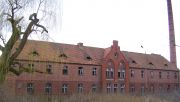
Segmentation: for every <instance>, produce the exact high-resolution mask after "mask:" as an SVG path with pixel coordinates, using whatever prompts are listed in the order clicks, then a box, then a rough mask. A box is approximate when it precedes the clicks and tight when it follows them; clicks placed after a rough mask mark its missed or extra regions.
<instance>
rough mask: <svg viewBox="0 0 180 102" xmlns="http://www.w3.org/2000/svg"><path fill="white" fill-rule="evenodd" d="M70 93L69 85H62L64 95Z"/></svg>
mask: <svg viewBox="0 0 180 102" xmlns="http://www.w3.org/2000/svg"><path fill="white" fill-rule="evenodd" d="M67 92H68V85H67V84H63V85H62V93H63V94H66V93H67Z"/></svg>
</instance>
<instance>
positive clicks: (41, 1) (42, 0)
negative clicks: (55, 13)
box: [36, 0, 44, 14]
mask: <svg viewBox="0 0 180 102" xmlns="http://www.w3.org/2000/svg"><path fill="white" fill-rule="evenodd" d="M43 2H44V0H40V3H39V6H38V9H37V12H36V13H37V14H38V11H39V9H40V7H41V4H42V3H43Z"/></svg>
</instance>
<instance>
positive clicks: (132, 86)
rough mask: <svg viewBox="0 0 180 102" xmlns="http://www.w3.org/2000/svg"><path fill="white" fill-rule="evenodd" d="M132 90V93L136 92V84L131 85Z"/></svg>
mask: <svg viewBox="0 0 180 102" xmlns="http://www.w3.org/2000/svg"><path fill="white" fill-rule="evenodd" d="M130 92H131V93H135V87H134V85H131V87H130Z"/></svg>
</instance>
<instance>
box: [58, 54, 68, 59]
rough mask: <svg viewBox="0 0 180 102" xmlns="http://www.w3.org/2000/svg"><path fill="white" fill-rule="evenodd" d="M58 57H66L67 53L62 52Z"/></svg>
mask: <svg viewBox="0 0 180 102" xmlns="http://www.w3.org/2000/svg"><path fill="white" fill-rule="evenodd" d="M59 57H63V58H67V55H66V54H64V53H63V54H60V55H59Z"/></svg>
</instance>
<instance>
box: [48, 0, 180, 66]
mask: <svg viewBox="0 0 180 102" xmlns="http://www.w3.org/2000/svg"><path fill="white" fill-rule="evenodd" d="M166 1H167V0H63V1H62V7H60V9H59V11H57V12H59V13H60V14H62V18H61V17H60V18H59V21H58V22H60V23H59V25H60V26H57V27H55V30H50V36H51V38H52V39H53V40H52V39H51V40H52V41H55V42H60V43H68V44H77V43H78V42H82V43H84V45H85V46H94V47H101V48H107V47H110V46H111V45H112V41H113V40H118V41H119V46H120V49H121V50H123V51H130V52H140V53H145V51H146V53H148V54H151V53H156V54H161V55H162V56H164V57H165V58H167V59H168V60H169V35H168V15H167V2H166ZM172 6H173V12H174V23H175V36H176V44H177V45H180V39H179V38H180V0H172ZM141 45H142V46H144V48H141ZM176 50H177V58H178V59H177V60H178V67H180V47H177V48H176Z"/></svg>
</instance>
